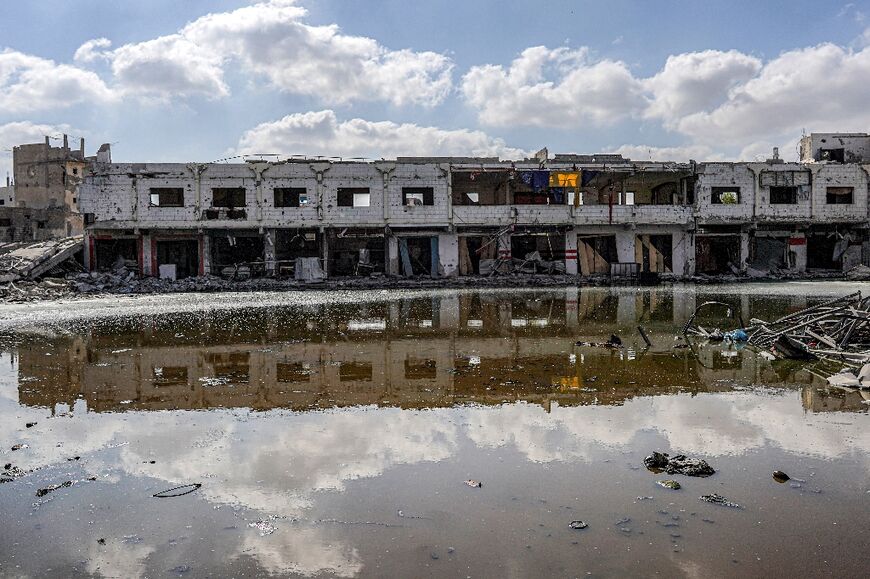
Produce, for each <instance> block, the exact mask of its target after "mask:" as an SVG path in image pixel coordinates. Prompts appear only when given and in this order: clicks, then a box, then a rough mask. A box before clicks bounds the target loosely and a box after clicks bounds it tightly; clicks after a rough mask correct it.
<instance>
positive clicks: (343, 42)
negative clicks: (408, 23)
mask: <svg viewBox="0 0 870 579" xmlns="http://www.w3.org/2000/svg"><path fill="white" fill-rule="evenodd" d="M306 14H307V11H306V10H305V9H304V8H301V7H299V6H295V5H294V4H293V2H286V1H279V0H272V1H266V2H261V3H258V4H254V5H252V6H246V7H243V8H239V9H237V10H234V11H231V12H222V13H214V14H208V15H206V16H203V17H201V18H198V19H196V20H194V21H193V22H190V23H189V24H187V25H186V26H184V27H183V28H182V29H181V30H179V31H178V32H177V33H175V34H171V35H167V36H162V37H159V38H155V39H153V40H149V41H146V42H140V43H135V44H126V45H123V46H121V47H119V48H117V49H115V50H113V51H107V52H103V53H101V54H102V55H105V56H106V57H107V58H109V59H110V60H111V63H112V71H113V73H114V75H115V79H116V81H117V83H118V86H119V88H120V89H121V90H123V91H124V92H126V93H130V94H144V95H145V96H148V97H154V96H160V95H166V94H169V95H178V96H189V95H193V94H199V95H205V96H207V97H212V98H218V97H224V96H226V95H228V94H229V89H228V87H227V85H226V81H225V79H224V75H225V72H226V70H227V69H228V68H229V67H230V66H233V65H238V66H240V67H241V69H242V72H246V73H252V74H253V75H255V76H257V77H261V78H264V79H266V81H267V82H268V83H269V84H270V85H271V86H273V87H275V88H277V89H279V90H281V91H284V92H288V93H293V94H301V95H308V96H314V97H317V98H318V99H319V100H321V101H322V102H326V103H348V102H351V101H356V100H366V101H369V100H372V101H373V100H383V101H387V102H390V103H392V104H395V105H406V104H422V105H435V104H438V103H440V102H442V101H443V100H444V98H445V97H446V96H447V94H448V93H449V91H450V89H451V86H452V80H451V70H452V66H453V65H452V62H451V61H450V59H449V58H448V57H446V56H444V55H442V54H438V53H435V52H415V51H412V50H390V49H388V48H386V47H384V46H382V45H380V44H379V43H378V42H377V41H376V40H374V39H371V38H367V37H363V36H351V35H346V34H342V33H341V31H340V30H339V28H338V26H336V25H327V26H312V25H308V24H305V23H304V22H303V21H302V19H303V18H304V17H305V16H306ZM102 40H104V39H102ZM100 42H101V39H98V40H92V41H88V42H86V43H85V44H83V45H82V47H81V48H80V49H79V51H77V53H80V58H82V59H88V58H92V57H95V52H94V50H93V49H94V47H95V46H100V47H102V46H104V45H105V43H103V44H97V43H100Z"/></svg>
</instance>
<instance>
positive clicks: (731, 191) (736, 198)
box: [710, 187, 772, 205]
mask: <svg viewBox="0 0 870 579" xmlns="http://www.w3.org/2000/svg"><path fill="white" fill-rule="evenodd" d="M710 203H712V204H713V205H737V204H738V203H740V187H711V188H710ZM771 203H772V201H771Z"/></svg>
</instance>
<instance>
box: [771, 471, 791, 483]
mask: <svg viewBox="0 0 870 579" xmlns="http://www.w3.org/2000/svg"><path fill="white" fill-rule="evenodd" d="M789 479H791V477H790V476H788V475H787V474H785V473H784V472H782V471H781V470H775V471H773V480H775V481H776V482H778V483H780V484H782V483H784V482H787V481H788V480H789Z"/></svg>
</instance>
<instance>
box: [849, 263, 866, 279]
mask: <svg viewBox="0 0 870 579" xmlns="http://www.w3.org/2000/svg"><path fill="white" fill-rule="evenodd" d="M846 279H849V280H851V281H870V267H867V266H866V265H856V266H855V267H853V268H852V269H850V270H849V271H847V272H846Z"/></svg>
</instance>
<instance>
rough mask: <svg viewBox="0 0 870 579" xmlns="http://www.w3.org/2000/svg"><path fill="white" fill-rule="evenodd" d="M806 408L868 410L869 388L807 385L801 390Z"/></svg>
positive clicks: (850, 410) (815, 409)
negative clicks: (846, 388) (845, 388)
mask: <svg viewBox="0 0 870 579" xmlns="http://www.w3.org/2000/svg"><path fill="white" fill-rule="evenodd" d="M801 400H803V404H804V408H805V409H806V410H809V411H811V412H867V411H868V408H870V406H868V403H867V402H868V401H870V392H868V391H867V390H858V389H849V390H844V389H841V388H831V387H827V386H823V385H819V384H817V385H807V386H804V387H803V390H802V392H801Z"/></svg>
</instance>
